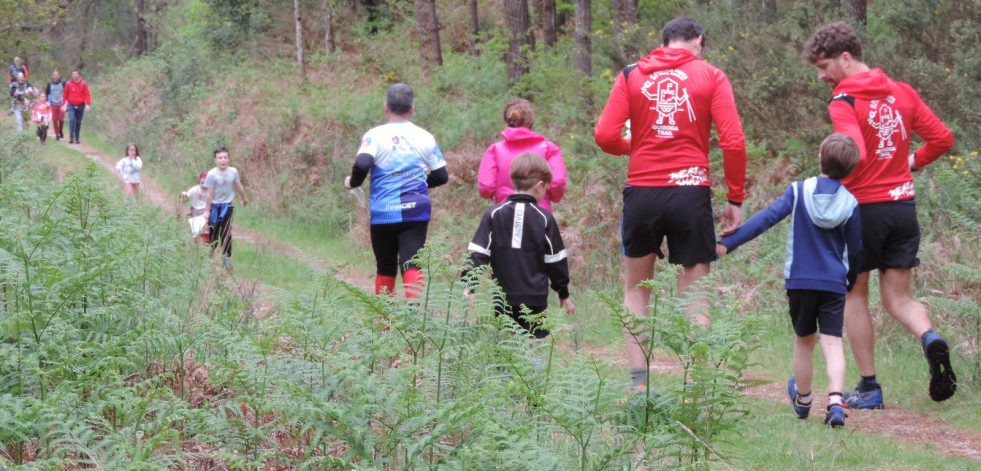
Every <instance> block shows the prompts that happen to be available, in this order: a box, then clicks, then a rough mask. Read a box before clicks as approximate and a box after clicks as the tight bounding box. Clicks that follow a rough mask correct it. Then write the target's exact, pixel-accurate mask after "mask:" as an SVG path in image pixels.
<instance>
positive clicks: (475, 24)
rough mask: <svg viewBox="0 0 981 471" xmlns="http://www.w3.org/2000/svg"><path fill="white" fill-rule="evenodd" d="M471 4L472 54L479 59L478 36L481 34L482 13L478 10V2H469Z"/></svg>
mask: <svg viewBox="0 0 981 471" xmlns="http://www.w3.org/2000/svg"><path fill="white" fill-rule="evenodd" d="M469 3H470V54H471V55H473V56H474V57H477V56H478V55H479V54H480V50H479V49H478V48H477V35H479V34H480V11H479V10H478V9H477V0H469Z"/></svg>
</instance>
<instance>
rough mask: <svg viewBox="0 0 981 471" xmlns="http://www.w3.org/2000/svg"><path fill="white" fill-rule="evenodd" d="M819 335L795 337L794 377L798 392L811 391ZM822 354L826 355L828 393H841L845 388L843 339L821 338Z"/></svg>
mask: <svg viewBox="0 0 981 471" xmlns="http://www.w3.org/2000/svg"><path fill="white" fill-rule="evenodd" d="M816 343H817V334H812V335H808V336H807V337H800V336H796V335H795V336H794V377H795V378H796V379H797V390H798V391H804V392H812V391H811V376H812V375H813V374H814V344H816ZM821 353H823V354H824V359H825V363H826V366H827V367H826V372H827V374H828V391H830V392H838V393H840V392H841V391H842V389H843V388H844V387H845V352H844V349H843V348H842V346H841V337H833V336H830V335H822V336H821Z"/></svg>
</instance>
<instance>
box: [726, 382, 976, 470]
mask: <svg viewBox="0 0 981 471" xmlns="http://www.w3.org/2000/svg"><path fill="white" fill-rule="evenodd" d="M744 403H745V405H746V406H747V407H748V409H749V416H748V418H747V419H746V421H745V422H744V424H743V426H741V427H740V428H739V429H738V431H735V432H730V433H726V434H724V435H723V436H722V437H720V438H721V439H722V440H723V441H728V442H729V443H726V444H724V445H722V446H721V447H720V454H721V455H722V456H723V457H724V458H726V457H729V458H726V459H727V461H728V462H729V464H731V465H733V467H734V468H736V469H773V470H785V469H797V470H804V469H876V470H897V471H899V470H913V469H915V470H933V469H950V470H968V469H977V462H975V461H970V460H964V459H958V458H949V457H945V456H942V455H940V454H939V453H938V452H937V450H935V449H934V448H933V447H932V446H929V445H917V444H912V443H909V442H906V441H902V440H893V439H890V438H886V437H881V436H876V435H867V434H863V433H861V432H858V431H856V430H854V429H852V428H848V426H847V422H846V427H845V429H844V430H841V429H839V430H834V429H831V428H830V427H827V426H825V425H823V423H822V422H823V420H824V414H823V412H821V411H820V410H814V409H812V411H811V413H812V417H810V418H808V419H807V420H800V419H798V418H797V417H796V416H795V415H794V414H793V413H792V412H791V410H790V406H789V404H785V403H779V404H776V403H774V402H772V401H766V400H761V399H752V398H748V399H746V400H745V401H744ZM816 409H819V408H816ZM853 413H854V414H858V413H869V412H867V411H863V412H853ZM715 469H720V467H719V466H715Z"/></svg>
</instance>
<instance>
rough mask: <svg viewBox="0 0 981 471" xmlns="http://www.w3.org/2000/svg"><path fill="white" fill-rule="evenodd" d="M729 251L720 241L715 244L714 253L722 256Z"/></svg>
mask: <svg viewBox="0 0 981 471" xmlns="http://www.w3.org/2000/svg"><path fill="white" fill-rule="evenodd" d="M728 253H729V248H728V247H726V246H725V244H723V243H722V242H719V243H718V244H715V254H716V255H718V256H720V257H724V256H726V254H728Z"/></svg>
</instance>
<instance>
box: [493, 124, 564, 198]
mask: <svg viewBox="0 0 981 471" xmlns="http://www.w3.org/2000/svg"><path fill="white" fill-rule="evenodd" d="M501 136H503V137H504V140H503V141H498V142H495V143H494V144H492V145H491V146H490V147H488V148H487V152H485V153H484V158H483V160H481V162H480V170H479V172H478V173H477V187H478V190H479V191H480V196H481V197H482V198H488V199H491V198H493V200H494V202H495V203H500V202H503V201H504V200H505V199H507V197H508V196H509V195H511V194H513V193H514V187H513V186H512V185H511V161H513V160H514V158H515V157H517V156H519V155H521V154H524V153H526V152H531V153H533V154H538V155H540V156H542V157H544V158H545V160H546V161H547V162H548V165H549V167H551V168H552V185H551V186H549V189H548V192H547V193H546V194H545V198H544V199H542V201H541V202H540V203H539V205H540V206H541V207H543V208H545V209H548V210H551V209H552V205H551V203H558V202H559V200H561V199H562V196H563V195H564V194H565V161H564V160H563V159H562V150H561V149H559V146H557V145H555V143H553V142H551V141H549V140H548V139H545V137H544V136H542V135H541V134H538V133H537V132H535V131H532V130H531V129H528V128H505V129H504V130H503V131H501Z"/></svg>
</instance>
